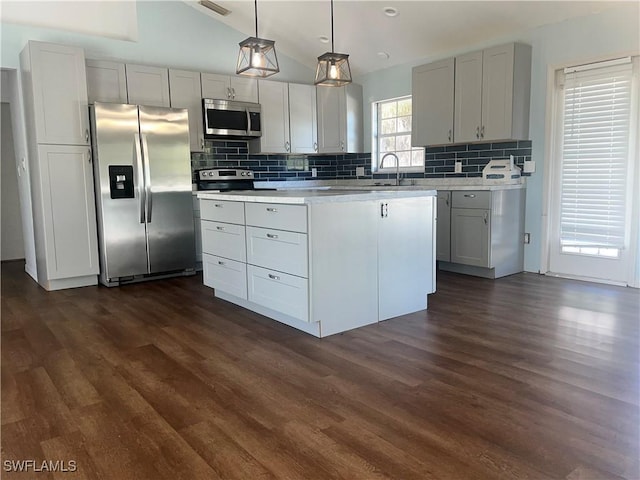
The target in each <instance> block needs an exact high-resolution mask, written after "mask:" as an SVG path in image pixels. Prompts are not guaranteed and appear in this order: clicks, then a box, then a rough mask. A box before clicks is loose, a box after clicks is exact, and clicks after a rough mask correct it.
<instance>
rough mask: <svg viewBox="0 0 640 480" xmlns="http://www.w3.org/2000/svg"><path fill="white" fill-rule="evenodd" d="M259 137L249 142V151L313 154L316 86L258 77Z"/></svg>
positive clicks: (316, 125)
mask: <svg viewBox="0 0 640 480" xmlns="http://www.w3.org/2000/svg"><path fill="white" fill-rule="evenodd" d="M258 83H259V85H258V86H259V93H260V95H259V99H260V105H261V106H262V137H260V138H259V139H255V140H251V141H250V142H249V151H250V152H251V153H300V154H301V153H316V152H317V151H318V122H317V111H316V87H315V86H313V85H303V84H297V83H283V82H272V81H268V80H260V81H259V82H258Z"/></svg>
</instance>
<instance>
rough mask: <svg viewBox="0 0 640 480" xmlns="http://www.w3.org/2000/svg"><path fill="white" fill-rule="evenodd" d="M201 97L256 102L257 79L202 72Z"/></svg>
mask: <svg viewBox="0 0 640 480" xmlns="http://www.w3.org/2000/svg"><path fill="white" fill-rule="evenodd" d="M201 79H202V98H216V99H228V100H236V101H239V102H251V103H258V81H257V80H256V79H254V78H243V77H233V76H229V75H222V74H219V73H203V74H202V76H201Z"/></svg>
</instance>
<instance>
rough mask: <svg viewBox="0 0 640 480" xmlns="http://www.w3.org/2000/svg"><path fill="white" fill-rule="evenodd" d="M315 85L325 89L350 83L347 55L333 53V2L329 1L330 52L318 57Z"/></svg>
mask: <svg viewBox="0 0 640 480" xmlns="http://www.w3.org/2000/svg"><path fill="white" fill-rule="evenodd" d="M314 83H315V84H316V85H320V86H326V87H341V86H342V85H347V84H348V83H351V67H350V66H349V55H347V54H346V53H335V47H334V43H333V0H331V51H330V52H327V53H324V54H322V55H320V56H319V57H318V67H317V68H316V80H315V82H314Z"/></svg>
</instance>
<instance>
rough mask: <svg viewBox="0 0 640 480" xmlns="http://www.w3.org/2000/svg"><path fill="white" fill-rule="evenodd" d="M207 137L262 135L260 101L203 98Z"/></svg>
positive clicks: (205, 134) (252, 136)
mask: <svg viewBox="0 0 640 480" xmlns="http://www.w3.org/2000/svg"><path fill="white" fill-rule="evenodd" d="M202 111H203V114H204V136H205V138H219V137H232V138H245V139H246V138H256V137H260V136H261V135H262V127H261V125H260V116H261V108H260V104H259V103H249V102H236V101H234V100H218V99H211V98H203V99H202Z"/></svg>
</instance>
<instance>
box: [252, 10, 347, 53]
mask: <svg viewBox="0 0 640 480" xmlns="http://www.w3.org/2000/svg"><path fill="white" fill-rule="evenodd" d="M256 1H257V0H256ZM335 51H336V48H335V46H334V44H333V0H331V53H335Z"/></svg>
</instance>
